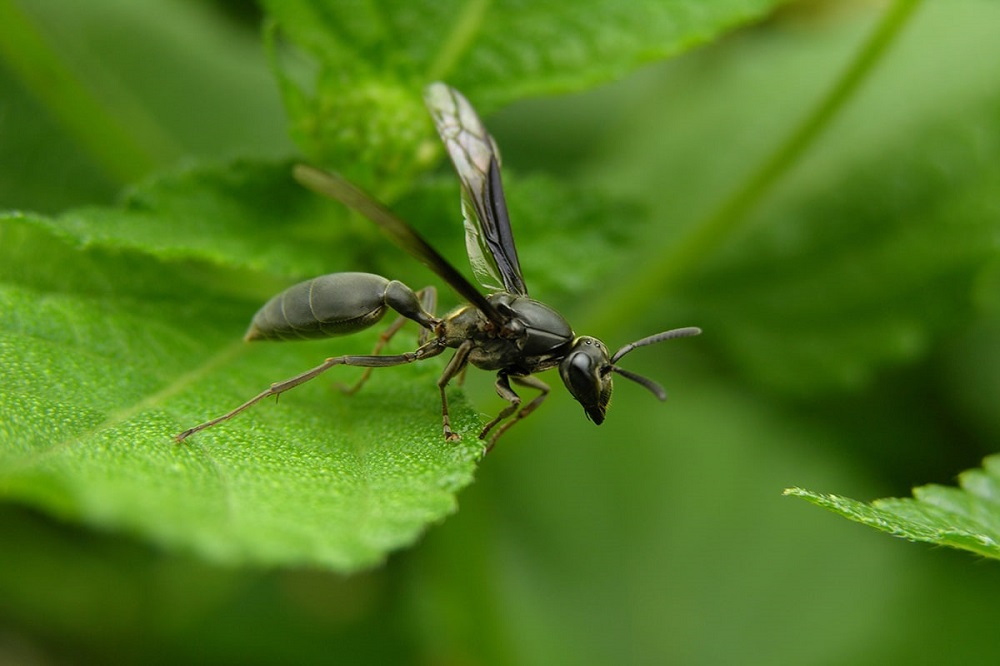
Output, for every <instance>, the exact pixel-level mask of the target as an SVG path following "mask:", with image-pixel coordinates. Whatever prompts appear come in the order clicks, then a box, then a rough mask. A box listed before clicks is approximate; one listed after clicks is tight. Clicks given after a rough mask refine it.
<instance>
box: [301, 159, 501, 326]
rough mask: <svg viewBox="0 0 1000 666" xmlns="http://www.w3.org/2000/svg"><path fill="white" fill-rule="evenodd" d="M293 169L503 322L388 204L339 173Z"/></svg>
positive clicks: (308, 184) (492, 318)
mask: <svg viewBox="0 0 1000 666" xmlns="http://www.w3.org/2000/svg"><path fill="white" fill-rule="evenodd" d="M293 173H294V175H295V179H296V180H297V181H299V183H301V184H302V185H304V186H305V187H308V188H309V189H310V190H312V191H314V192H316V193H318V194H322V195H324V196H327V197H330V198H331V199H334V200H336V201H339V202H341V203H342V204H344V205H345V206H348V207H349V208H353V209H354V210H356V211H358V212H359V213H361V214H362V215H364V216H365V217H367V218H368V219H369V220H371V221H372V222H374V223H375V224H377V225H378V226H379V228H381V229H382V231H383V232H384V233H385V234H386V235H388V236H389V238H391V239H392V240H393V241H394V242H395V243H396V244H397V245H398V246H399V247H401V248H402V249H404V250H406V251H407V252H409V253H410V254H411V255H412V256H414V257H416V258H417V259H419V260H420V261H421V262H423V263H424V265H426V266H427V267H428V268H430V269H431V270H432V271H434V272H435V273H437V274H438V275H439V276H440V277H441V279H443V280H444V281H445V282H447V283H448V284H449V285H451V287H452V289H454V290H455V291H456V292H458V294H459V295H461V296H462V297H464V298H465V299H466V300H467V301H469V302H470V303H472V304H473V305H474V306H476V308H478V309H479V310H480V311H481V312H482V313H483V314H485V315H486V316H487V317H489V319H490V321H492V322H493V323H495V324H497V325H498V326H503V325H505V323H506V322H507V320H508V317H506V316H504V315H502V314H500V312H499V311H498V310H497V309H496V308H495V307H494V306H493V304H492V303H490V302H489V301H488V300H486V297H485V296H483V295H482V294H481V293H479V290H478V289H476V288H475V287H474V286H472V283H470V282H469V281H468V280H466V279H465V278H464V277H462V274H461V273H459V272H458V271H457V270H455V268H454V267H453V266H452V265H451V264H450V263H448V260H447V259H445V258H444V257H442V256H441V255H440V254H439V253H438V252H437V250H435V249H434V248H433V247H431V245H430V244H429V243H428V242H427V241H426V240H424V237H423V236H421V235H420V234H419V233H417V230H416V229H414V228H413V227H411V226H410V225H408V224H407V223H406V222H404V221H403V220H401V219H399V218H398V217H396V215H395V214H394V213H393V212H392V211H390V210H389V209H388V208H386V207H385V206H383V205H382V204H380V203H379V202H378V201H376V200H375V199H373V198H372V197H370V196H369V195H368V194H366V193H364V192H362V191H361V190H360V189H359V188H358V187H356V186H355V185H353V184H352V183H350V182H348V181H347V180H346V179H345V178H344V177H343V176H341V175H339V174H336V173H332V172H328V171H321V170H320V169H317V168H315V167H311V166H307V165H305V164H297V165H295V168H294V170H293Z"/></svg>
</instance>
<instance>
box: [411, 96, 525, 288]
mask: <svg viewBox="0 0 1000 666" xmlns="http://www.w3.org/2000/svg"><path fill="white" fill-rule="evenodd" d="M424 102H425V103H426V104H427V108H428V110H429V111H430V112H431V116H432V117H433V118H434V125H435V127H437V131H438V134H439V135H440V136H441V140H442V141H443V142H444V145H445V148H446V149H447V151H448V155H449V156H450V157H451V161H452V163H453V164H454V165H455V171H457V172H458V178H459V180H461V182H462V213H463V214H464V216H465V246H466V250H467V251H468V253H469V261H470V262H471V263H472V270H473V272H474V273H475V275H476V278H477V279H478V280H479V282H480V283H481V284H482V285H483V286H484V287H486V288H487V289H492V290H495V291H507V292H509V293H512V294H518V295H521V296H526V295H527V294H528V289H527V287H526V286H525V284H524V277H523V276H522V275H521V265H520V263H519V262H518V260H517V247H516V246H515V245H514V235H513V233H512V232H511V228H510V217H509V215H508V214H507V202H506V201H505V199H504V195H503V185H502V183H501V181H500V153H499V151H498V150H497V147H496V143H495V142H494V141H493V137H491V136H490V135H489V133H488V132H487V131H486V128H485V127H484V126H483V122H482V121H481V120H480V119H479V116H477V115H476V111H475V109H473V108H472V105H471V104H469V101H468V100H467V99H465V97H463V96H462V94H461V93H459V92H458V91H457V90H455V89H454V88H451V87H449V86H447V85H445V84H444V83H432V84H431V85H429V86H428V87H427V90H426V91H425V93H424Z"/></svg>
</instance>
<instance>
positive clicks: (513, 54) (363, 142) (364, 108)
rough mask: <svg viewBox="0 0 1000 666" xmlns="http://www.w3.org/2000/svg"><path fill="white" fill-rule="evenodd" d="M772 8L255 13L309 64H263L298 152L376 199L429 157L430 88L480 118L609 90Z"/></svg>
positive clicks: (295, 6) (417, 5)
mask: <svg viewBox="0 0 1000 666" xmlns="http://www.w3.org/2000/svg"><path fill="white" fill-rule="evenodd" d="M778 4H780V3H779V2H777V1H776V0H726V1H724V2H712V3H707V4H706V3H685V2H681V3H677V2H674V3H664V2H659V1H656V0H644V1H643V2H631V3H628V4H622V3H620V2H615V1H614V0H600V1H597V2H589V3H585V4H580V3H578V2H568V1H566V0H559V1H558V2H546V3H542V4H530V3H529V4H524V3H511V2H494V3H490V2H484V1H481V0H474V1H473V2H459V1H456V0H448V1H445V2H436V1H429V0H422V1H420V2H409V3H406V4H405V5H399V6H394V7H393V8H392V9H391V11H385V8H384V7H382V6H380V5H379V3H377V2H371V1H366V2H354V3H348V4H344V3H336V2H321V1H317V0H292V1H289V2H286V1H284V0H282V1H269V2H265V6H266V7H267V9H268V12H269V13H270V14H271V16H272V17H273V18H274V20H275V22H276V25H277V26H278V29H279V31H280V35H281V36H283V37H286V38H287V39H288V40H289V41H290V42H292V44H294V45H295V46H296V47H298V48H299V49H301V51H302V52H304V53H305V54H307V56H308V59H309V64H308V66H307V65H306V64H304V63H303V61H302V59H295V58H286V57H278V58H276V62H277V71H278V74H279V76H280V78H281V81H282V88H283V92H284V95H285V100H286V103H287V105H288V108H289V110H290V115H291V117H292V121H293V127H294V132H295V136H296V138H297V140H298V141H299V143H300V145H301V146H302V147H303V149H304V151H305V152H306V153H307V154H308V155H310V156H311V157H312V158H313V159H315V160H317V161H320V162H323V163H329V164H335V165H337V168H338V170H341V169H345V170H348V171H349V173H350V175H352V177H354V179H356V180H359V181H360V182H362V183H369V182H371V183H378V184H379V187H385V188H387V189H386V190H383V192H382V194H383V196H388V195H387V194H386V192H392V191H393V185H386V182H385V181H386V179H391V178H396V179H399V178H400V177H404V178H405V177H406V175H407V174H409V173H413V172H414V171H415V170H419V168H421V166H422V165H423V164H425V163H426V161H427V156H428V153H429V151H431V154H433V151H435V150H436V144H427V137H428V136H429V127H430V125H429V122H428V120H427V118H426V115H425V113H424V111H423V109H422V107H421V103H420V91H421V89H422V88H423V87H424V85H426V84H427V83H429V82H431V81H433V80H437V79H443V80H446V81H447V82H448V83H450V84H452V85H454V86H455V87H457V88H459V89H460V90H462V91H463V92H464V93H465V94H466V95H467V96H468V97H469V99H471V100H473V103H474V104H475V105H476V107H477V109H478V110H479V111H480V112H481V113H488V112H489V111H491V110H493V109H495V108H497V107H498V106H500V105H503V104H507V103H509V102H511V101H514V100H517V99H521V98H524V97H528V96H534V95H541V94H552V93H556V92H571V91H579V90H583V89H585V88H587V87H591V86H594V85H596V84H599V83H603V82H607V81H610V80H613V79H614V78H616V77H620V76H622V75H624V74H626V73H628V72H630V71H632V70H634V69H636V68H637V67H638V66H640V65H642V64H644V63H648V62H651V61H653V60H656V59H660V58H664V57H666V56H669V55H672V54H676V53H679V52H681V51H683V50H685V49H688V48H691V47H692V46H694V45H696V44H700V43H703V42H705V41H708V40H710V39H712V38H713V37H715V36H717V35H719V34H721V33H723V32H724V31H725V30H727V29H731V28H733V27H735V26H738V25H740V24H743V23H746V22H748V21H751V20H754V19H757V18H760V17H762V16H764V15H765V14H766V13H767V12H768V11H769V10H771V9H772V8H773V7H775V6H776V5H778ZM278 51H280V49H275V52H276V53H277V52H278ZM280 55H282V56H284V55H286V54H284V53H281V54H280ZM373 109H379V113H374V114H373V113H372V110H373ZM359 158H360V159H359Z"/></svg>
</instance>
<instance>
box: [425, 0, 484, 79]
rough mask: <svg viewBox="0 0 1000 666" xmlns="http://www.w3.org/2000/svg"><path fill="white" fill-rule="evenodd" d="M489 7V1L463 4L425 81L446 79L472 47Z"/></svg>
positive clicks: (476, 0) (472, 1)
mask: <svg viewBox="0 0 1000 666" xmlns="http://www.w3.org/2000/svg"><path fill="white" fill-rule="evenodd" d="M489 6H490V0H470V2H467V3H466V4H465V8H464V9H463V10H462V12H461V13H460V14H459V15H458V20H457V21H456V22H455V25H454V27H453V28H452V30H451V34H449V35H448V39H446V40H445V42H444V44H443V45H442V46H441V49H440V50H439V51H438V54H437V57H436V58H434V62H433V63H431V66H430V67H429V68H428V70H427V79H428V80H429V81H440V80H442V79H444V78H446V77H447V76H448V74H449V72H451V70H452V69H454V67H455V65H456V64H457V63H458V61H459V59H460V58H461V57H462V54H464V53H465V52H466V51H467V50H468V49H469V46H471V45H472V42H473V40H474V39H475V38H476V35H477V34H478V33H479V27H480V26H481V25H482V23H483V16H484V15H485V14H486V10H487V9H489Z"/></svg>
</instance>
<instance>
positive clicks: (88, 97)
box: [0, 0, 178, 183]
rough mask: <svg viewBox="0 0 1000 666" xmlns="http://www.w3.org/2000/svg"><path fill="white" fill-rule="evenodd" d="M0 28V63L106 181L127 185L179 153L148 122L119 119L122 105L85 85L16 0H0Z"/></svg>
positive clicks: (123, 111) (121, 114)
mask: <svg viewBox="0 0 1000 666" xmlns="http://www.w3.org/2000/svg"><path fill="white" fill-rule="evenodd" d="M0 26H2V28H0V59H2V61H3V62H4V63H5V64H6V65H7V67H8V69H9V70H10V71H11V72H12V73H13V74H14V75H15V76H16V77H17V78H18V80H19V81H20V82H21V83H22V85H23V86H24V87H25V89H27V90H28V91H30V93H31V94H32V95H34V97H35V98H36V99H38V100H40V101H41V102H42V104H43V105H44V106H45V108H46V109H47V110H48V111H49V112H50V113H51V114H52V115H53V117H54V118H55V119H56V120H57V121H58V122H59V123H60V124H61V125H62V126H63V127H65V128H66V129H67V130H68V131H69V133H70V134H71V135H72V136H73V137H75V139H76V140H77V141H78V142H79V143H80V144H81V145H82V146H83V147H84V148H85V149H86V150H87V151H88V153H89V154H90V155H91V157H92V158H93V159H94V161H95V162H96V163H97V164H98V165H99V166H100V167H101V168H102V169H103V171H104V172H105V174H106V175H107V176H109V177H110V178H111V179H113V180H115V181H117V182H121V183H125V182H129V181H132V180H134V179H135V178H137V177H138V176H140V175H142V174H144V173H146V172H148V171H150V170H151V169H152V168H153V167H154V166H156V164H158V163H159V162H161V161H162V160H164V159H167V158H169V157H172V156H173V155H174V154H176V153H178V150H177V149H176V147H175V146H174V145H173V144H172V143H171V141H170V140H169V139H168V138H166V137H165V136H164V135H163V134H162V133H161V132H160V131H159V130H158V129H156V128H155V127H153V128H152V129H151V128H150V123H148V122H145V123H143V122H139V121H137V119H136V117H135V116H136V114H135V113H133V114H132V116H133V117H131V118H123V117H122V116H123V115H126V114H125V110H123V109H122V108H121V107H122V105H121V104H115V105H112V104H111V103H109V102H108V101H107V100H106V99H104V98H102V96H100V95H99V94H97V93H96V92H95V91H94V90H91V89H89V88H88V87H87V86H86V85H84V84H83V83H82V82H81V81H80V80H79V78H78V77H77V76H75V74H74V72H73V70H72V68H71V67H70V65H69V63H68V62H67V60H66V58H65V57H60V55H59V54H58V50H57V49H55V48H53V46H52V45H51V43H50V41H51V40H48V39H47V38H46V36H45V35H44V34H43V32H42V31H41V30H40V29H39V28H38V26H37V25H36V23H35V21H33V20H32V18H31V16H29V14H28V13H27V12H24V11H23V10H22V9H21V8H20V7H19V6H18V3H17V1H16V0H0ZM133 111H134V109H133ZM140 120H141V119H140ZM140 138H141V139H143V140H140Z"/></svg>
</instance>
